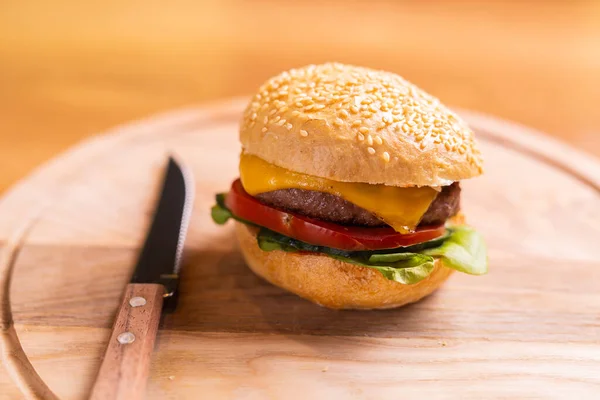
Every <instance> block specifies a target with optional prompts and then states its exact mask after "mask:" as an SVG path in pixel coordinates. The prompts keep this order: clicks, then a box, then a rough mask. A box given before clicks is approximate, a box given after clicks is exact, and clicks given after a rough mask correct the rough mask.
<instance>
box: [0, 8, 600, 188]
mask: <svg viewBox="0 0 600 400" xmlns="http://www.w3.org/2000/svg"><path fill="white" fill-rule="evenodd" d="M599 47H600V3H599V2H598V1H594V0H569V1H564V0H546V1H544V2H540V1H514V0H496V1H487V2H484V1H463V0H430V1H410V0H395V1H390V0H362V1H356V0H354V1H340V0H338V1H316V0H308V1H294V2H290V1H288V2H282V1H277V0H259V1H247V0H228V1H210V0H194V1H190V0H183V1H179V2H177V6H176V7H173V6H171V5H170V4H167V3H165V2H160V1H155V0H149V1H145V2H140V1H130V2H123V1H118V0H102V1H100V0H88V1H85V2H81V1H76V0H56V1H53V2H44V1H40V0H19V1H12V2H3V3H2V5H0V60H1V62H0V190H4V189H6V188H8V185H9V184H10V183H11V182H16V180H17V179H18V178H19V177H22V176H23V175H24V174H25V173H26V172H27V171H29V170H31V169H32V167H34V166H35V165H38V164H39V163H41V162H42V161H44V160H47V159H48V158H50V157H52V156H53V155H55V154H56V153H57V152H59V151H60V150H62V149H65V148H67V146H69V145H71V144H73V143H75V142H76V141H77V140H79V139H81V138H84V137H89V136H90V135H92V134H94V133H96V132H99V131H102V130H105V129H108V128H109V127H111V126H114V125H116V124H120V123H123V122H125V121H129V120H131V119H135V118H141V117H144V116H147V115H150V114H153V113H155V112H158V111H161V110H167V109H171V108H174V107H181V106H183V105H187V104H190V103H198V102H202V101H207V100H214V99H216V98H221V97H224V96H232V95H239V94H250V93H252V92H254V91H255V90H256V88H257V87H258V86H259V85H260V84H261V83H262V81H264V80H265V79H266V78H268V77H269V76H271V75H274V74H276V73H278V72H280V71H282V70H284V69H287V68H290V67H294V66H300V65H304V64H308V63H318V62H323V61H331V60H338V61H342V62H346V63H354V64H359V65H367V66H372V67H376V68H383V69H387V70H391V71H394V72H397V73H399V74H401V75H404V76H405V77H406V78H408V79H409V80H411V81H413V82H415V83H417V84H418V85H419V86H422V87H423V88H424V89H426V90H427V91H429V92H431V93H432V94H434V95H436V96H438V97H439V98H440V99H442V101H443V102H444V103H446V104H448V105H453V106H457V107H463V108H468V109H472V110H480V111H482V112H486V113H490V114H493V115H497V116H500V117H503V118H508V119H511V120H515V121H519V122H521V123H525V124H527V125H530V126H534V127H536V128H538V129H541V130H543V131H545V132H548V133H549V134H551V135H553V136H555V137H557V138H560V139H562V140H564V141H566V142H568V143H570V144H572V145H575V146H577V147H579V148H582V149H585V150H586V151H588V152H591V153H592V154H595V155H596V156H598V155H600V113H598V112H597V105H598V104H600V74H598V70H599V68H600V52H599V51H598V48H599Z"/></svg>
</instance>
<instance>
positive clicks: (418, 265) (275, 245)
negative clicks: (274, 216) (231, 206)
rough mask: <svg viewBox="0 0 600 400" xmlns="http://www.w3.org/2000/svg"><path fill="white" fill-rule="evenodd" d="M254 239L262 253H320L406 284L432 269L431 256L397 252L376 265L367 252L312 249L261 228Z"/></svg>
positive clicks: (422, 276)
mask: <svg viewBox="0 0 600 400" xmlns="http://www.w3.org/2000/svg"><path fill="white" fill-rule="evenodd" d="M256 239H257V241H258V246H259V247H260V248H261V250H263V251H273V250H282V251H288V252H297V251H304V252H306V251H308V252H312V253H320V254H324V255H326V256H329V257H331V258H335V259H336V260H340V261H344V262H347V263H350V264H355V265H361V266H363V267H369V268H373V269H376V270H378V271H379V272H381V274H383V276H385V277H386V278H387V279H389V280H392V281H396V282H400V283H404V284H407V285H410V284H413V283H417V282H419V281H421V280H423V279H425V278H427V276H428V275H429V274H430V273H431V271H433V267H434V264H433V257H431V256H426V255H423V254H418V253H401V254H399V255H397V257H396V258H395V259H394V260H393V261H390V262H378V261H372V260H371V258H372V257H373V256H376V255H375V254H371V255H369V254H368V252H346V251H341V250H336V249H331V248H329V247H323V246H313V245H310V244H308V243H304V242H301V241H299V240H296V239H293V238H289V237H287V236H284V235H281V234H279V233H276V232H273V231H271V230H269V229H265V228H261V230H260V231H259V232H258V235H257V237H256Z"/></svg>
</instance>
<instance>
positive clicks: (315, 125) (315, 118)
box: [240, 63, 482, 187]
mask: <svg viewBox="0 0 600 400" xmlns="http://www.w3.org/2000/svg"><path fill="white" fill-rule="evenodd" d="M240 140H241V142H242V146H243V148H244V151H245V152H246V153H248V154H253V155H255V156H258V157H260V158H262V159H263V160H265V161H267V162H269V163H272V164H275V165H277V166H279V167H283V168H287V169H289V170H292V171H296V172H301V173H305V174H309V175H313V176H318V177H322V178H327V179H332V180H336V181H343V182H365V183H371V184H386V185H390V186H401V187H406V186H443V185H448V184H450V183H451V182H453V181H458V180H461V179H466V178H471V177H474V176H477V175H480V174H481V173H482V160H481V154H480V152H479V150H478V149H477V146H476V144H475V140H474V137H473V132H472V131H471V130H470V129H469V127H468V126H467V125H466V124H465V122H463V120H462V119H461V118H460V117H458V116H457V115H456V114H454V113H453V112H452V111H450V110H449V109H448V108H446V107H445V106H443V105H442V104H441V103H440V101H439V100H438V99H436V98H435V97H433V96H431V95H429V94H427V93H425V92H424V91H423V90H421V89H419V88H418V87H416V86H415V85H413V84H411V83H409V82H408V81H406V80H405V79H403V78H402V77H400V76H398V75H396V74H393V73H389V72H383V71H376V70H372V69H368V68H362V67H355V66H350V65H343V64H337V63H330V64H322V65H309V66H307V67H303V68H299V69H292V70H290V71H287V72H283V73H282V74H280V75H278V76H276V77H274V78H271V79H269V80H268V81H267V82H266V83H265V84H263V85H262V86H261V88H260V89H259V91H258V93H257V94H256V95H255V96H254V97H253V98H252V101H251V102H250V104H249V105H248V107H247V108H246V111H245V113H244V118H243V120H242V124H241V128H240Z"/></svg>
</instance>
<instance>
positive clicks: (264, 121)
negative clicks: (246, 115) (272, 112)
mask: <svg viewBox="0 0 600 400" xmlns="http://www.w3.org/2000/svg"><path fill="white" fill-rule="evenodd" d="M267 122H269V117H267V116H266V115H265V117H264V118H263V124H266V123H267Z"/></svg>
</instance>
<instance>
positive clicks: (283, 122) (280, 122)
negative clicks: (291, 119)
mask: <svg viewBox="0 0 600 400" xmlns="http://www.w3.org/2000/svg"><path fill="white" fill-rule="evenodd" d="M284 124H285V119H282V120H281V121H279V122H278V123H277V125H279V126H283V125H284Z"/></svg>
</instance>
